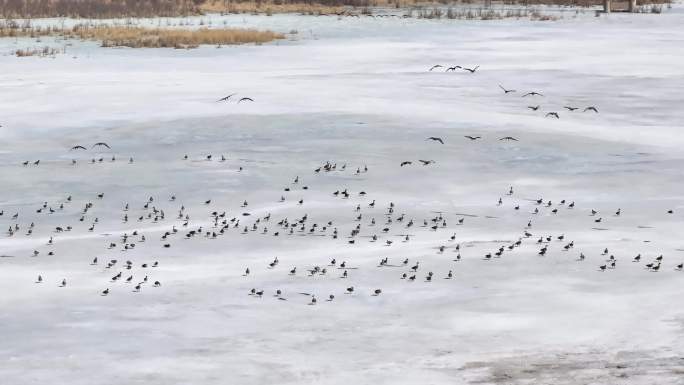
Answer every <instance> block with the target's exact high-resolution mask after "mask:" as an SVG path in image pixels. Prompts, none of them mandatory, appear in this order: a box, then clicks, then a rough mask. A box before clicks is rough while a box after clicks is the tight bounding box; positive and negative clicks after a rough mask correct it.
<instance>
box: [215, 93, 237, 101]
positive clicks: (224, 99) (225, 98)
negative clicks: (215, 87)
mask: <svg viewBox="0 0 684 385" xmlns="http://www.w3.org/2000/svg"><path fill="white" fill-rule="evenodd" d="M232 96H235V94H230V95H228V96H225V97H223V98H221V99H219V100H217V102H225V101H228V99H230V98H231V97H232Z"/></svg>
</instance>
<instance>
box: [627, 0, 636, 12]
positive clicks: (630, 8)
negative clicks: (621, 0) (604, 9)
mask: <svg viewBox="0 0 684 385" xmlns="http://www.w3.org/2000/svg"><path fill="white" fill-rule="evenodd" d="M636 9H637V5H636V0H629V6H628V8H627V10H628V11H629V12H636Z"/></svg>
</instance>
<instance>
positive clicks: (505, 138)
mask: <svg viewBox="0 0 684 385" xmlns="http://www.w3.org/2000/svg"><path fill="white" fill-rule="evenodd" d="M499 140H515V141H516V142H517V141H518V139H516V138H514V137H512V136H504V137H503V138H499Z"/></svg>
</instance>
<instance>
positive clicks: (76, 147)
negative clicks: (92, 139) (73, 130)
mask: <svg viewBox="0 0 684 385" xmlns="http://www.w3.org/2000/svg"><path fill="white" fill-rule="evenodd" d="M71 149H72V150H85V149H86V148H85V147H83V146H74V147H71Z"/></svg>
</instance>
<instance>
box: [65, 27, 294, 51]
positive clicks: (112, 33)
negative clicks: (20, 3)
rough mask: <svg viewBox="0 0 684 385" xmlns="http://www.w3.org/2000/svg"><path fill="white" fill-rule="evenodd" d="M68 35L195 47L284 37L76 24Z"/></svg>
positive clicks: (106, 43) (109, 42) (112, 42)
mask: <svg viewBox="0 0 684 385" xmlns="http://www.w3.org/2000/svg"><path fill="white" fill-rule="evenodd" d="M65 35H66V36H67V37H72V38H79V39H83V40H97V41H100V42H102V46H103V47H131V48H195V47H198V46H200V45H203V44H208V45H233V44H248V43H255V44H262V43H267V42H270V41H273V40H276V39H284V38H285V36H284V35H283V34H280V33H276V32H272V31H259V30H254V29H235V28H227V29H207V28H202V29H198V30H184V29H164V28H141V27H119V26H95V27H92V26H85V25H80V26H76V27H75V28H73V29H72V30H71V32H68V33H65Z"/></svg>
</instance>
